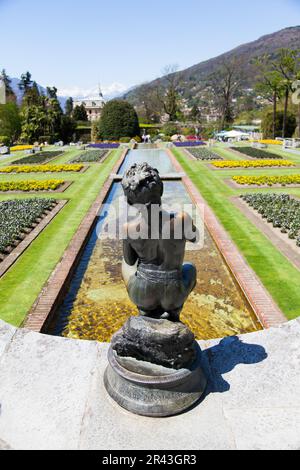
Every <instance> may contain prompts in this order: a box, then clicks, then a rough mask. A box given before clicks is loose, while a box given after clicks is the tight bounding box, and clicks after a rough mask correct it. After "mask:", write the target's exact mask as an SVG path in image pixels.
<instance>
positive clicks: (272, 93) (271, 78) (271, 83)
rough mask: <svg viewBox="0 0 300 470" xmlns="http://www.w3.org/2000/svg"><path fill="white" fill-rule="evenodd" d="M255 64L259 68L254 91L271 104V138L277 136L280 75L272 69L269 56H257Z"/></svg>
mask: <svg viewBox="0 0 300 470" xmlns="http://www.w3.org/2000/svg"><path fill="white" fill-rule="evenodd" d="M255 65H256V66H257V68H258V70H259V75H258V82H257V84H256V87H255V88H256V91H257V92H258V93H260V94H261V95H262V96H263V97H264V98H265V99H267V100H268V101H270V103H272V105H273V125H272V128H273V139H275V138H276V137H277V128H276V118H277V104H278V100H279V99H280V98H281V96H282V92H283V87H282V80H281V75H280V73H279V72H278V71H277V70H274V67H273V65H272V62H271V59H270V56H268V55H264V56H262V57H259V58H258V59H257V60H256V62H255Z"/></svg>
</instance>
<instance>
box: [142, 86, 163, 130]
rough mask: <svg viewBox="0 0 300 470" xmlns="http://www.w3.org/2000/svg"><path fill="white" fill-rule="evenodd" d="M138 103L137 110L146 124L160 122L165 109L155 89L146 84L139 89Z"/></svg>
mask: <svg viewBox="0 0 300 470" xmlns="http://www.w3.org/2000/svg"><path fill="white" fill-rule="evenodd" d="M137 101H138V106H137V110H138V113H139V116H140V118H141V119H142V120H143V121H145V122H146V123H151V122H159V121H160V117H161V115H162V113H163V107H162V104H161V101H160V100H159V99H158V97H157V92H156V89H155V88H154V87H152V86H151V87H149V86H148V85H147V84H146V83H144V84H143V85H141V86H140V87H138V91H137Z"/></svg>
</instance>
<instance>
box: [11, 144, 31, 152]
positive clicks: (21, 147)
mask: <svg viewBox="0 0 300 470" xmlns="http://www.w3.org/2000/svg"><path fill="white" fill-rule="evenodd" d="M32 148H33V145H15V146H14V147H10V151H11V152H19V151H20V150H31V149H32Z"/></svg>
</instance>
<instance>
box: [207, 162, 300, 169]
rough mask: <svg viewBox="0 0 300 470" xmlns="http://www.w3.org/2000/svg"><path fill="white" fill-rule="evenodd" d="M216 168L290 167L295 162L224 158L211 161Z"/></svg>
mask: <svg viewBox="0 0 300 470" xmlns="http://www.w3.org/2000/svg"><path fill="white" fill-rule="evenodd" d="M211 164H212V165H213V166H215V167H216V168H259V167H261V168H264V167H290V166H294V163H293V162H291V161H289V160H224V161H222V162H212V163H211Z"/></svg>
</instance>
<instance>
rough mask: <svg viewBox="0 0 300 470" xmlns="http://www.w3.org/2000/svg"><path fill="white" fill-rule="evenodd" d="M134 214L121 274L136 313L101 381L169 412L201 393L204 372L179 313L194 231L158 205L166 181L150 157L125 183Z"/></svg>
mask: <svg viewBox="0 0 300 470" xmlns="http://www.w3.org/2000/svg"><path fill="white" fill-rule="evenodd" d="M122 185H123V189H124V193H125V196H126V198H127V201H128V204H129V205H134V206H135V207H137V208H138V213H139V215H138V216H137V217H136V218H135V219H134V220H132V221H130V222H129V223H128V224H127V225H126V227H125V234H126V238H125V240H124V260H123V267H122V272H123V278H124V281H125V284H126V287H127V290H128V294H129V296H130V299H131V300H132V302H133V303H134V304H135V305H137V307H138V310H139V313H140V315H139V316H138V317H131V318H129V320H127V322H126V323H125V324H124V325H123V327H122V328H121V329H120V330H119V331H118V332H117V333H116V334H115V335H114V336H113V338H112V342H111V346H110V349H109V352H108V359H109V365H108V367H107V369H106V371H105V376H104V383H105V387H106V390H107V391H108V393H109V395H110V396H111V397H112V398H113V399H114V400H115V401H116V402H117V403H118V404H119V405H121V406H122V407H124V408H126V409H127V410H129V411H132V412H133V413H137V414H141V415H145V416H171V415H174V414H177V413H180V412H182V411H183V410H185V409H188V408H189V407H190V406H191V405H193V404H194V403H195V402H196V401H198V400H199V398H200V397H201V396H202V394H203V391H204V389H205V386H206V378H205V376H204V374H203V372H202V369H201V351H200V348H199V346H198V344H197V342H196V341H195V337H194V334H193V333H192V332H191V331H190V330H189V328H188V327H187V326H186V325H184V324H183V323H181V322H180V319H179V315H180V312H181V310H182V307H183V305H184V302H185V301H186V299H187V297H188V296H189V294H190V293H191V291H192V290H193V289H194V287H195V285H196V268H195V266H194V265H193V264H191V263H184V262H183V261H184V253H185V246H186V242H187V241H190V242H195V241H196V240H197V238H198V231H197V230H196V228H195V227H194V224H193V221H192V219H191V217H190V216H189V215H188V214H186V213H184V212H181V213H178V214H174V213H172V214H170V213H168V212H166V211H164V209H163V208H162V195H163V182H162V180H161V178H160V176H159V173H158V171H157V170H156V169H154V168H151V167H150V166H149V165H148V164H147V163H143V164H141V165H137V164H136V165H133V166H132V167H131V168H130V169H129V170H128V171H127V172H126V174H125V176H124V178H123V181H122Z"/></svg>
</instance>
